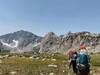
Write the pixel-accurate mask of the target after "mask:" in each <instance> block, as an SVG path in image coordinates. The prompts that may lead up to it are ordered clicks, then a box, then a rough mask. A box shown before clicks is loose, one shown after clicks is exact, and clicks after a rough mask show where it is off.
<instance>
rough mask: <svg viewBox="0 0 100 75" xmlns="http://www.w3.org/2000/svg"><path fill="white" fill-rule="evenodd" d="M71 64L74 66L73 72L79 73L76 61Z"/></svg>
mask: <svg viewBox="0 0 100 75" xmlns="http://www.w3.org/2000/svg"><path fill="white" fill-rule="evenodd" d="M71 64H72V67H73V72H74V73H76V72H77V69H76V61H72V62H71Z"/></svg>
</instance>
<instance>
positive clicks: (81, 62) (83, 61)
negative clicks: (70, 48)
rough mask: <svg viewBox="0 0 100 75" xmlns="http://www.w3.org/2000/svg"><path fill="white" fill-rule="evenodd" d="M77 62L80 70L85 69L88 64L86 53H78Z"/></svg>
mask: <svg viewBox="0 0 100 75" xmlns="http://www.w3.org/2000/svg"><path fill="white" fill-rule="evenodd" d="M77 62H78V64H77V67H78V69H80V70H85V69H87V68H88V66H89V65H88V64H89V58H88V55H86V54H79V56H78V61H77Z"/></svg>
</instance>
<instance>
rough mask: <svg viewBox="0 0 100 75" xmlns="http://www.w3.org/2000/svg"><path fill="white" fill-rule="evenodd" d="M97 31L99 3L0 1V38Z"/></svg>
mask: <svg viewBox="0 0 100 75" xmlns="http://www.w3.org/2000/svg"><path fill="white" fill-rule="evenodd" d="M18 30H27V31H31V32H33V33H34V34H37V35H44V34H46V33H47V32H55V33H56V34H58V35H60V34H65V33H66V32H68V31H72V32H79V31H90V32H96V33H97V32H100V0H0V35H3V34H6V33H10V32H14V31H18Z"/></svg>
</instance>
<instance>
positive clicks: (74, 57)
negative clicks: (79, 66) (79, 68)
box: [71, 52, 77, 61]
mask: <svg viewBox="0 0 100 75" xmlns="http://www.w3.org/2000/svg"><path fill="white" fill-rule="evenodd" d="M76 59H77V52H74V53H73V54H72V56H71V61H76Z"/></svg>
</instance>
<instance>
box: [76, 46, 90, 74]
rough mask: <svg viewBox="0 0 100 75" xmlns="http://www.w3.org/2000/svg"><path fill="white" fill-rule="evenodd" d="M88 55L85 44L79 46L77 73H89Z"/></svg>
mask: <svg viewBox="0 0 100 75" xmlns="http://www.w3.org/2000/svg"><path fill="white" fill-rule="evenodd" d="M89 63H90V57H89V54H88V52H87V50H86V46H85V45H81V46H80V51H79V54H78V57H77V75H89V68H90V65H89Z"/></svg>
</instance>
